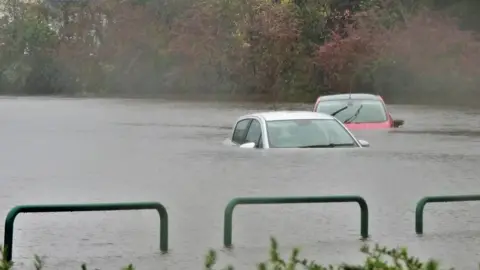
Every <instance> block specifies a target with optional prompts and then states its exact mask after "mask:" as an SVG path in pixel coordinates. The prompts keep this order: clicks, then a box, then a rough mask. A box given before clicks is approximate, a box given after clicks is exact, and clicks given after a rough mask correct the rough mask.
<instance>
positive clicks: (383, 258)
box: [0, 238, 480, 270]
mask: <svg viewBox="0 0 480 270" xmlns="http://www.w3.org/2000/svg"><path fill="white" fill-rule="evenodd" d="M2 251H3V249H2ZM360 252H362V253H363V254H364V255H365V260H364V262H363V263H361V264H356V265H353V264H348V263H344V264H340V265H323V264H321V263H320V262H316V261H315V260H313V259H308V258H302V257H301V255H300V249H299V248H294V249H293V250H292V251H291V254H290V256H289V257H288V258H282V257H281V255H280V254H279V252H278V243H277V241H276V240H275V239H274V238H271V239H270V251H269V258H267V259H266V260H265V261H264V262H259V263H258V264H257V267H256V269H257V270H295V269H297V270H301V269H304V270H442V269H444V270H446V269H450V270H453V269H454V268H450V267H449V268H442V267H441V266H440V263H439V262H438V261H436V260H433V259H429V260H426V261H423V260H421V259H420V258H417V257H415V256H411V255H410V254H408V251H407V249H406V248H403V247H400V248H387V247H382V246H379V245H375V246H373V247H371V246H368V245H365V246H363V247H362V248H361V249H360ZM2 253H3V254H4V252H2ZM4 257H5V256H4ZM13 266H14V263H13V262H7V261H5V260H4V259H2V260H1V263H0V270H11V269H12V268H13ZM33 266H34V269H36V270H46V269H48V265H47V264H46V262H44V261H43V260H42V259H41V258H40V257H38V256H35V258H34V262H33ZM79 268H81V269H82V270H86V269H90V268H88V266H87V265H85V264H83V265H81V267H79ZM95 269H97V268H95ZM134 269H136V268H135V266H133V265H131V264H130V265H128V266H126V267H124V268H122V270H134ZM203 269H205V270H216V269H217V270H219V269H231V270H233V269H235V267H234V266H231V265H228V266H225V267H220V266H218V265H217V253H216V252H215V251H214V250H209V251H208V253H207V255H206V256H205V263H204V266H203ZM479 269H480V267H479Z"/></svg>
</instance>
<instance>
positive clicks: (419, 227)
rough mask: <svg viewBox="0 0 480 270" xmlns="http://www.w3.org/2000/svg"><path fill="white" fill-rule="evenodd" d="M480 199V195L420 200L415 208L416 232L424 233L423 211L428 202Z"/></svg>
mask: <svg viewBox="0 0 480 270" xmlns="http://www.w3.org/2000/svg"><path fill="white" fill-rule="evenodd" d="M467 201H480V195H456V196H431V197H423V198H422V199H421V200H419V201H418V203H417V207H416V209H415V232H416V233H417V234H423V212H424V209H425V205H426V204H427V203H439V202H467Z"/></svg>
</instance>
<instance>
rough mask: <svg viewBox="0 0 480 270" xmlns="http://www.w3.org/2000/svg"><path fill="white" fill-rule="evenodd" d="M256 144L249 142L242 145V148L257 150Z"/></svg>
mask: <svg viewBox="0 0 480 270" xmlns="http://www.w3.org/2000/svg"><path fill="white" fill-rule="evenodd" d="M255 146H256V144H255V143H254V142H247V143H244V144H242V145H240V148H255Z"/></svg>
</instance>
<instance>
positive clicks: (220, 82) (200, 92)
mask: <svg viewBox="0 0 480 270" xmlns="http://www.w3.org/2000/svg"><path fill="white" fill-rule="evenodd" d="M479 8H480V2H479V1H478V0H416V1H413V0H402V1H399V0H396V1H391V0H290V1H287V0H275V1H271V0H200V1H198V0H123V1H118V0H95V1H88V0H44V1H38V0H31V1H30V0H28V1H27V0H24V1H21V0H15V1H14V0H2V1H1V5H0V9H1V12H0V14H2V17H1V20H0V94H4V95H74V96H77V95H78V96H85V95H89V96H128V97H176V98H193V99H214V100H219V99H233V100H262V101H309V102H311V101H312V100H313V99H314V98H316V97H317V96H318V95H320V94H325V93H337V92H349V91H352V92H369V93H378V94H381V95H383V96H384V97H385V98H386V100H387V102H390V103H398V102H402V103H429V104H434V103H441V104H461V105H476V103H475V101H474V100H476V99H477V98H478V97H480V92H479V90H478V86H479V83H480V66H479V65H478V63H480V41H479V40H478V34H479V33H480V17H478V16H477V11H478V10H479Z"/></svg>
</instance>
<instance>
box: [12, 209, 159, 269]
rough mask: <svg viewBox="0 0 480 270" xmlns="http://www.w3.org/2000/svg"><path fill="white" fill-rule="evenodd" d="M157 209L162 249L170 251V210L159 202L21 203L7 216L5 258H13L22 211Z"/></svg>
mask: <svg viewBox="0 0 480 270" xmlns="http://www.w3.org/2000/svg"><path fill="white" fill-rule="evenodd" d="M147 209H153V210H156V211H157V213H158V215H159V217H160V236H159V237H160V239H159V242H160V250H161V251H162V252H164V253H165V252H167V251H168V212H167V209H165V207H164V206H163V205H162V204H161V203H158V202H132V203H101V204H52V205H19V206H15V207H13V208H12V209H11V210H10V211H9V212H8V214H7V217H6V218H5V233H4V248H5V249H6V250H5V253H6V254H5V260H7V261H11V260H12V253H13V252H12V251H13V232H14V223H15V218H16V217H17V216H18V214H20V213H48V212H86V211H121V210H147Z"/></svg>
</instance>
